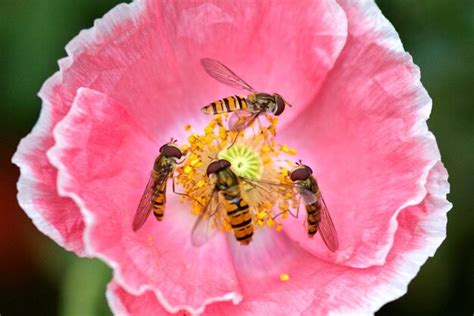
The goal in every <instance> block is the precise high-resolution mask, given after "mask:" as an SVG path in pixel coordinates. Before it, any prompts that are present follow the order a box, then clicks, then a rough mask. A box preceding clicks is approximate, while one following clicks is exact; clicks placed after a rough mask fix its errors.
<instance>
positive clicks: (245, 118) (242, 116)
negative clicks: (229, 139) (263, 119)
mask: <svg viewBox="0 0 474 316" xmlns="http://www.w3.org/2000/svg"><path fill="white" fill-rule="evenodd" d="M262 113H263V111H259V112H257V113H251V112H247V111H238V113H236V112H233V113H232V116H231V117H230V118H229V124H228V126H229V130H230V131H233V132H238V131H243V130H245V129H246V128H247V127H249V126H250V125H252V123H253V122H255V120H256V119H257V117H258V116H259V115H260V114H262Z"/></svg>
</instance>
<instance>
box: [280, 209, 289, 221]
mask: <svg viewBox="0 0 474 316" xmlns="http://www.w3.org/2000/svg"><path fill="white" fill-rule="evenodd" d="M281 218H285V219H286V218H288V212H286V211H285V213H283V214H281Z"/></svg>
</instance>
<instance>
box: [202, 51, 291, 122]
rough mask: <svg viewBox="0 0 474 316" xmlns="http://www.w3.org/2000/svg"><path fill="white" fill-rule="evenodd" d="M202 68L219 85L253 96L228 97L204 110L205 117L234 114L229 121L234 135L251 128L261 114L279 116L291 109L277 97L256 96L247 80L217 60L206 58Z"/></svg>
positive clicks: (276, 94)
mask: <svg viewBox="0 0 474 316" xmlns="http://www.w3.org/2000/svg"><path fill="white" fill-rule="evenodd" d="M201 65H202V66H203V67H204V70H205V71H206V72H207V73H208V75H209V76H211V77H212V78H214V79H216V80H217V81H219V82H221V83H223V84H226V85H228V86H231V87H233V88H236V89H244V90H247V91H249V92H250V94H249V95H248V96H247V97H240V96H238V95H233V96H229V97H226V98H224V99H221V100H217V101H215V102H212V103H211V104H209V105H206V106H204V107H203V108H202V109H201V111H202V112H204V113H206V114H220V113H226V112H233V115H232V116H231V118H230V119H229V129H230V130H231V131H243V130H244V129H246V128H247V127H249V126H250V125H252V123H253V122H254V121H255V120H256V119H257V118H258V117H259V115H261V114H264V113H268V114H273V115H275V116H278V115H280V114H281V113H283V111H284V110H285V105H288V106H290V107H291V105H290V104H289V103H288V102H287V101H286V100H285V99H284V98H283V97H282V96H281V95H279V94H278V93H273V94H268V93H264V92H257V91H256V90H255V89H254V88H252V86H250V85H249V84H248V83H247V82H245V80H243V79H242V78H240V77H239V76H237V75H236V74H235V73H234V72H233V71H232V70H230V69H229V68H228V67H227V66H225V65H224V64H222V63H221V62H219V61H217V60H215V59H211V58H203V59H201Z"/></svg>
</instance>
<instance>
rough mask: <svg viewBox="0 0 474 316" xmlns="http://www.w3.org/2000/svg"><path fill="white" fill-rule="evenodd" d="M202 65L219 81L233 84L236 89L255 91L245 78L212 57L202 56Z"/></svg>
mask: <svg viewBox="0 0 474 316" xmlns="http://www.w3.org/2000/svg"><path fill="white" fill-rule="evenodd" d="M201 65H202V66H203V68H204V70H205V71H206V72H207V73H208V75H209V76H211V77H212V78H214V79H216V80H217V81H219V82H221V83H223V84H226V85H228V86H231V87H233V88H236V89H245V90H247V91H250V92H255V89H254V88H252V87H251V86H250V85H249V84H248V83H247V82H245V80H243V79H242V78H240V77H239V76H237V75H236V74H235V73H234V72H233V71H232V70H230V69H229V68H228V67H227V66H225V65H224V64H222V63H221V62H220V61H217V60H215V59H212V58H202V59H201Z"/></svg>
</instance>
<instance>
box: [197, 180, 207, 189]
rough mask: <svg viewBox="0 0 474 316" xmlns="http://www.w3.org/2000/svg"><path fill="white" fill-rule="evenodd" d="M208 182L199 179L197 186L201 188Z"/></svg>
mask: <svg viewBox="0 0 474 316" xmlns="http://www.w3.org/2000/svg"><path fill="white" fill-rule="evenodd" d="M205 184H206V182H205V181H204V180H199V181H198V183H196V187H198V188H199V189H200V188H202V187H203V186H204V185H205Z"/></svg>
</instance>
